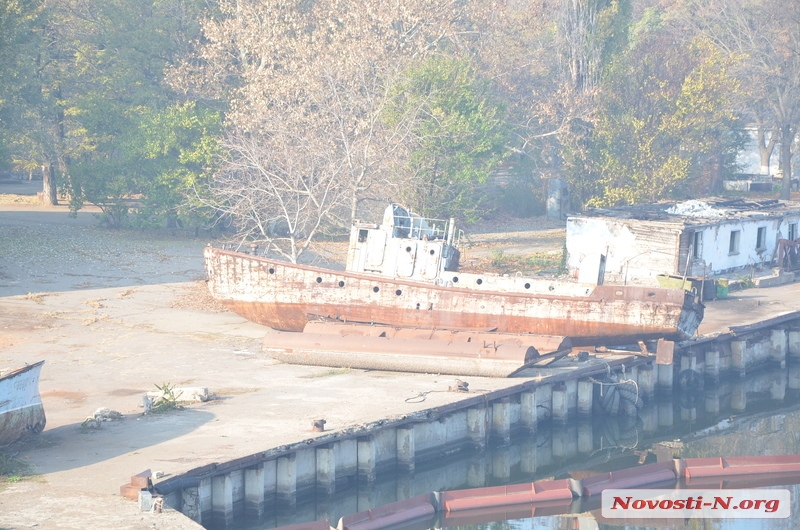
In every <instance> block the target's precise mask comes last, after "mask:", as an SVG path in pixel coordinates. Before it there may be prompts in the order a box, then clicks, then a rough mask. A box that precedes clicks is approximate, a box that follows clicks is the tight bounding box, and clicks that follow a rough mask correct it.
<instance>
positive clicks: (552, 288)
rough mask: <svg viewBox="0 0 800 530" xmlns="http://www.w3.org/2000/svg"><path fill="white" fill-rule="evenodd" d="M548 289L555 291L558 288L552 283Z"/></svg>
mask: <svg viewBox="0 0 800 530" xmlns="http://www.w3.org/2000/svg"><path fill="white" fill-rule="evenodd" d="M548 289H549V290H550V291H555V290H556V288H555V287H553V286H552V285H551V286H550V287H548Z"/></svg>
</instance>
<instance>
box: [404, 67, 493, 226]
mask: <svg viewBox="0 0 800 530" xmlns="http://www.w3.org/2000/svg"><path fill="white" fill-rule="evenodd" d="M490 88H491V87H490V84H489V82H488V80H486V79H483V78H482V77H481V76H480V75H479V74H478V73H477V72H476V71H475V68H474V67H473V66H472V64H471V62H470V61H469V60H467V59H458V58H454V57H447V56H436V57H431V58H429V59H426V60H425V61H423V62H422V63H420V64H416V65H414V66H412V67H411V68H410V69H409V70H408V72H407V74H406V77H405V78H404V79H403V80H402V82H400V83H399V84H398V85H396V86H395V87H394V93H395V102H394V104H393V106H392V107H391V109H390V110H389V114H388V119H389V122H390V124H394V123H395V122H397V121H400V119H401V118H400V117H401V116H406V115H408V114H410V113H413V114H415V115H416V116H417V118H416V119H415V121H414V123H413V124H412V125H411V130H412V133H413V136H414V140H413V143H412V144H411V146H410V156H409V160H408V165H409V169H410V171H411V173H412V174H413V175H414V185H412V186H411V187H410V188H409V189H408V191H407V192H406V193H405V194H404V196H403V198H404V200H405V202H406V203H407V204H409V205H411V206H413V207H415V208H416V209H417V211H419V212H420V213H422V214H423V215H427V216H440V217H446V216H455V215H458V216H461V217H464V218H465V219H466V220H468V221H474V220H475V218H476V216H477V215H478V213H479V208H480V207H481V204H480V195H481V193H480V191H481V190H480V188H479V187H480V186H481V185H483V184H486V182H487V180H488V178H489V176H490V174H491V173H492V171H494V170H495V169H496V168H497V164H498V162H500V160H501V159H502V158H503V156H504V155H505V145H506V139H507V135H506V129H505V108H504V106H503V105H502V104H501V103H500V102H499V101H498V100H497V99H496V98H495V97H494V96H493V95H492V94H491V91H490Z"/></svg>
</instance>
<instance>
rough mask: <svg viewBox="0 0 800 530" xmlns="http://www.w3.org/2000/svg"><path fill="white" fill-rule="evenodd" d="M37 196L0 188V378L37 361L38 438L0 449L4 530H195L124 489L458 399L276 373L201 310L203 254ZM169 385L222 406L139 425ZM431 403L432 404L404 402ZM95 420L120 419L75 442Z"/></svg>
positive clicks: (491, 384)
mask: <svg viewBox="0 0 800 530" xmlns="http://www.w3.org/2000/svg"><path fill="white" fill-rule="evenodd" d="M36 186H37V183H32V184H31V183H26V182H22V183H20V182H16V181H15V182H9V181H0V368H6V367H9V368H10V367H19V366H23V365H24V364H25V363H33V362H37V361H39V360H42V359H44V360H45V365H44V368H43V370H42V377H41V380H40V392H41V395H42V400H43V402H44V407H45V411H46V414H47V427H46V429H45V431H44V432H43V433H41V434H40V435H38V436H36V437H34V438H32V439H28V440H24V441H22V442H18V443H17V444H14V445H12V446H8V447H5V448H2V449H0V466H2V463H3V462H4V461H5V462H6V463H9V462H11V463H13V464H14V471H13V472H10V473H5V474H6V475H10V476H6V478H5V479H3V478H0V528H37V529H42V528H75V529H85V528H118V529H123V530H124V529H129V528H130V529H134V528H136V529H139V528H178V529H180V528H197V527H196V525H194V524H193V523H192V522H191V521H188V519H186V518H184V517H183V516H182V515H180V514H177V513H173V512H167V513H162V514H150V513H147V512H140V511H139V510H138V507H137V505H136V504H135V503H133V502H130V501H126V500H123V499H122V498H121V497H120V496H119V487H120V486H121V485H122V484H124V483H126V482H127V481H128V480H129V479H130V476H131V475H133V474H136V473H138V472H140V471H143V470H145V469H151V470H152V471H153V472H155V471H161V472H163V473H167V474H177V473H181V472H184V471H186V470H189V469H192V468H194V467H198V466H201V465H205V464H208V463H211V462H220V461H226V460H229V459H232V458H236V457H239V456H244V455H248V454H251V453H252V452H254V451H258V450H266V449H269V448H272V447H276V446H279V445H282V444H287V443H293V442H297V441H300V440H304V439H307V438H309V437H311V436H313V433H311V432H310V426H311V421H312V420H313V419H316V418H319V417H323V418H325V419H326V421H327V423H326V428H327V429H329V430H338V429H343V428H347V427H351V426H354V425H358V424H360V423H364V422H368V421H375V420H378V419H383V418H389V417H395V416H399V415H403V414H408V413H410V412H415V411H418V410H423V409H426V408H428V407H430V406H438V405H442V404H445V403H450V402H454V401H456V400H458V399H460V396H459V395H458V394H456V393H449V392H447V391H446V389H447V388H449V387H451V386H452V387H455V386H456V385H455V384H454V380H453V378H452V377H443V376H439V375H437V374H393V373H386V372H369V371H362V370H329V369H325V368H319V367H304V366H290V365H283V364H279V363H277V362H275V361H273V360H272V359H270V358H268V357H266V356H264V355H263V354H262V353H261V342H262V340H263V339H264V337H265V336H266V335H267V333H268V332H269V330H267V329H266V328H263V327H261V326H257V325H255V324H252V323H250V322H247V321H245V320H243V319H241V318H240V317H238V316H237V315H235V314H232V313H229V312H227V311H225V310H224V309H222V308H220V307H219V306H218V305H217V304H216V303H215V302H214V300H213V299H211V298H210V297H209V296H208V294H207V291H206V290H205V282H204V281H203V265H202V249H203V247H204V246H205V245H206V244H207V243H208V242H207V241H206V240H202V239H190V238H185V237H177V236H172V235H171V234H169V233H161V234H152V233H144V232H137V231H113V230H108V229H104V228H100V227H99V226H98V224H97V219H96V216H95V213H96V212H92V211H91V210H89V211H83V212H81V213H79V214H78V216H77V218H70V217H69V216H68V212H67V208H66V207H65V206H58V207H41V206H38V205H36V201H35V199H34V194H35V192H36V191H38V190H37V187H36ZM531 222H532V223H533V224H536V223H539V224H540V225H541V226H539V225H536V226H535V227H534V228H536V230H534V231H539V232H540V233H541V234H542V236H543V237H542V238H541V241H542V245H540V246H536V245H535V244H534V243H531V241H526V242H524V243H523V239H526V238H529V239H530V240H536V238H535V237H532V236H527V235H524V234H526V231H522V230H519V231H518V232H517V233H519V234H521V235H520V236H519V239H517V240H515V242H516V243H519V244H521V245H522V247H520V248H523V247H524V248H529V249H533V250H532V251H536V252H539V251H541V252H548V251H552V250H556V249H559V250H560V248H561V245H562V244H563V243H559V242H557V241H555V239H557V237H556V236H557V233H558V230H563V227H561V228H559V226H551V225H548V224H546V222H544V221H536V220H532V221H531ZM521 228H524V226H523V227H521ZM481 229H483V230H484V232H483V233H481V234H477V233H476V236H475V238H474V240H473V242H474V244H475V246H474V247H473V248H474V250H473V252H475V253H476V254H479V253H480V252H486V253H488V254H487V255H491V251H490V250H489V247H488V243H489V242H494V241H497V240H498V239H499V237H500V236H496V235H493V234H496V232H493V231H489V230H488V229H487V228H486V227H482V228H481ZM545 234H546V237H545ZM503 238H505V240H508V241H510V240H514V238H513V237H512V238H510V239H509V238H508V237H507V236H503ZM481 245H484V246H481ZM515 251H516V250H515ZM509 252H512V251H509ZM164 383H168V384H170V385H177V386H193V387H196V386H200V387H207V388H209V389H210V390H211V391H212V392H214V393H215V394H216V395H217V396H218V398H219V399H217V400H214V401H210V402H207V403H202V404H193V405H189V406H187V407H186V408H185V409H183V410H180V411H174V412H170V413H168V414H164V415H153V414H151V415H146V416H145V415H142V409H141V403H142V396H143V395H144V394H145V393H146V392H148V391H152V390H155V385H162V384H164ZM470 383H471V388H481V389H485V390H494V389H497V388H503V387H506V386H510V385H511V384H517V383H519V381H518V380H517V381H509V380H504V379H500V380H497V379H481V378H473V379H472V380H471V381H470ZM430 390H437V391H441V392H434V393H431V394H430V395H429V397H428V398H427V399H426V400H425V401H424V402H422V403H407V402H406V401H405V400H406V399H407V398H409V397H412V396H415V395H417V394H418V393H420V392H427V391H430ZM100 407H107V408H109V409H112V410H115V411H118V412H120V413H121V414H122V415H123V419H122V420H118V421H113V422H107V423H103V424H102V425H101V427H100V428H99V429H96V430H94V429H86V428H83V427H82V422H83V420H84V419H86V418H87V417H88V416H90V415H92V414H93V413H94V411H95V410H96V409H98V408H100ZM3 474H4V472H3V468H2V467H0V475H3Z"/></svg>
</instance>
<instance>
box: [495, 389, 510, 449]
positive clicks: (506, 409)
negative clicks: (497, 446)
mask: <svg viewBox="0 0 800 530" xmlns="http://www.w3.org/2000/svg"><path fill="white" fill-rule="evenodd" d="M492 436H493V437H494V438H495V439H496V440H497V441H498V442H499V443H502V444H508V443H510V442H511V405H510V400H509V399H508V398H503V399H501V400H499V401H495V402H494V403H492Z"/></svg>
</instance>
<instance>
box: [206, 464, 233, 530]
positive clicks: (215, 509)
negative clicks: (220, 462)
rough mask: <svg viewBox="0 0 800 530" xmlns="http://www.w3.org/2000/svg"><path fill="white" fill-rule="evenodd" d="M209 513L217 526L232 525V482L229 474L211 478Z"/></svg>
mask: <svg viewBox="0 0 800 530" xmlns="http://www.w3.org/2000/svg"><path fill="white" fill-rule="evenodd" d="M211 511H212V514H213V519H214V521H215V522H216V523H217V524H221V525H225V526H229V525H230V524H231V523H233V481H232V480H231V475H230V473H225V474H224V475H217V476H215V477H211Z"/></svg>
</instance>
